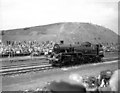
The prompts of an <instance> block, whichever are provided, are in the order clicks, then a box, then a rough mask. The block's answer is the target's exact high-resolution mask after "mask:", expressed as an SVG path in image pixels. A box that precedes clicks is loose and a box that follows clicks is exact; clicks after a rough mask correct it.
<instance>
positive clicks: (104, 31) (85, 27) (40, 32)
mask: <svg viewBox="0 0 120 93" xmlns="http://www.w3.org/2000/svg"><path fill="white" fill-rule="evenodd" d="M2 40H3V42H6V41H7V40H11V41H24V40H37V41H39V42H41V41H47V40H52V41H55V42H59V41H60V40H64V41H65V43H73V42H80V43H81V42H84V41H89V42H91V43H103V44H106V43H117V42H118V35H117V34H116V33H114V32H113V31H112V30H110V29H108V28H105V27H102V26H98V25H94V24H90V23H72V22H67V23H55V24H49V25H44V26H35V27H29V28H20V29H13V30H7V31H4V32H3V33H2Z"/></svg>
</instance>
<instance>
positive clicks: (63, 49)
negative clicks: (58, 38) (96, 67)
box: [49, 42, 104, 67]
mask: <svg viewBox="0 0 120 93" xmlns="http://www.w3.org/2000/svg"><path fill="white" fill-rule="evenodd" d="M103 57H104V51H103V48H102V45H101V44H91V43H89V42H84V43H82V44H81V45H79V44H73V45H72V44H55V45H54V47H53V52H52V54H51V57H50V59H49V63H50V64H52V65H53V66H59V67H61V66H65V65H76V64H86V63H93V62H101V60H102V58H103Z"/></svg>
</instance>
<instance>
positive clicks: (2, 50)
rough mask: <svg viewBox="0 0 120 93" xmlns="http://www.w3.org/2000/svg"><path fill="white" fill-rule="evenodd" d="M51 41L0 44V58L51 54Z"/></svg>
mask: <svg viewBox="0 0 120 93" xmlns="http://www.w3.org/2000/svg"><path fill="white" fill-rule="evenodd" d="M54 44H55V43H54V42H53V41H46V42H42V43H40V42H37V41H19V42H16V41H13V42H7V44H6V45H5V44H3V43H2V42H1V43H0V56H1V57H6V56H7V57H8V56H10V57H13V56H25V55H44V54H45V55H47V54H48V53H50V52H52V48H53V46H54Z"/></svg>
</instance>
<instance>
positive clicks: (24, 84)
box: [2, 61, 118, 91]
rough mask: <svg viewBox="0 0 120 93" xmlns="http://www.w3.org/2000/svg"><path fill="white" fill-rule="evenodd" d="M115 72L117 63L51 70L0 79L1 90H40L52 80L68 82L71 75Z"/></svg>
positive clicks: (84, 75)
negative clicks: (0, 80)
mask: <svg viewBox="0 0 120 93" xmlns="http://www.w3.org/2000/svg"><path fill="white" fill-rule="evenodd" d="M107 69H110V70H116V69H118V62H117V61H116V62H114V63H102V64H98V65H96V64H91V65H90V64H88V65H82V66H76V67H69V68H61V69H52V70H48V71H42V72H31V73H27V74H23V75H17V76H11V77H2V90H3V91H17V90H26V89H33V90H35V89H37V88H42V87H43V86H44V85H45V84H46V82H50V81H52V80H60V79H63V80H68V77H69V75H70V74H72V73H78V74H80V75H81V76H83V77H86V76H90V75H95V76H96V75H98V74H99V73H100V71H103V70H107Z"/></svg>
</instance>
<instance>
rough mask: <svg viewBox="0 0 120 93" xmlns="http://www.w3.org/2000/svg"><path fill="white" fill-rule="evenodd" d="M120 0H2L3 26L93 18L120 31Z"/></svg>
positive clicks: (0, 4) (92, 19) (1, 24)
mask: <svg viewBox="0 0 120 93" xmlns="http://www.w3.org/2000/svg"><path fill="white" fill-rule="evenodd" d="M118 1H119V0H0V11H1V12H0V30H7V29H15V28H23V27H30V26H38V25H46V24H51V23H58V22H89V23H93V24H97V25H102V26H105V27H107V28H110V29H112V30H113V31H115V32H116V33H117V32H118Z"/></svg>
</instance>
